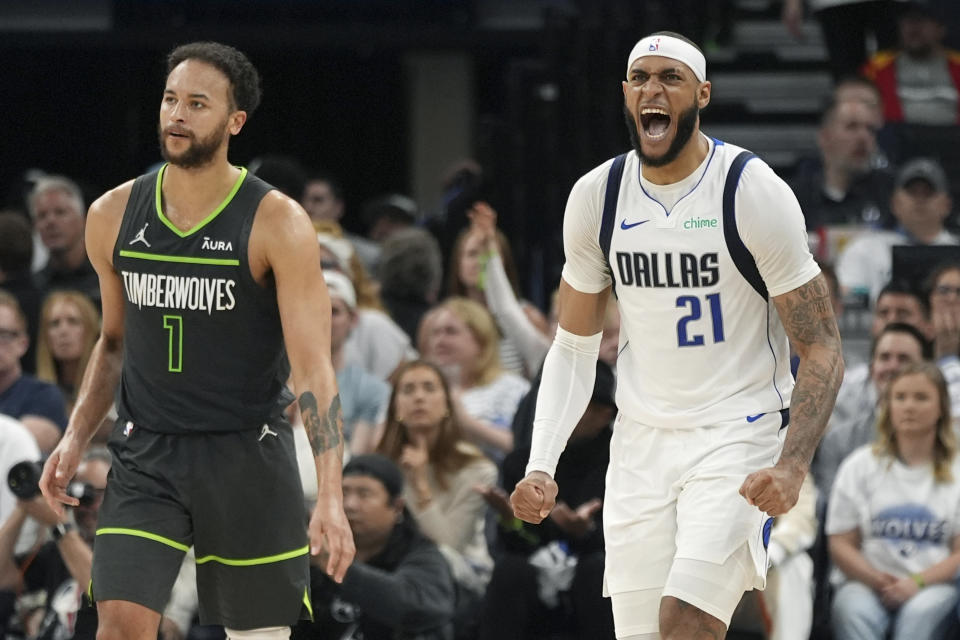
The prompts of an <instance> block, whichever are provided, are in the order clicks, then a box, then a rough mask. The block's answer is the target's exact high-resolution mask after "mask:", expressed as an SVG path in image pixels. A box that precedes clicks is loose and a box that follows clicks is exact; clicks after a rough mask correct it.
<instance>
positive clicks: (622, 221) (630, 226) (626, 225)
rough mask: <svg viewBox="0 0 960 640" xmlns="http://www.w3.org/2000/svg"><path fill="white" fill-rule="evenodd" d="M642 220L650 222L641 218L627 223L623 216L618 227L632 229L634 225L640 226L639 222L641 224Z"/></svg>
mask: <svg viewBox="0 0 960 640" xmlns="http://www.w3.org/2000/svg"><path fill="white" fill-rule="evenodd" d="M644 222H650V221H649V220H641V221H640V222H634V223H633V224H627V219H626V218H624V219H623V220H621V221H620V228H621V229H623V230H624V231H626V230H627V229H633V228H634V227H638V226H640V225H641V224H643V223H644Z"/></svg>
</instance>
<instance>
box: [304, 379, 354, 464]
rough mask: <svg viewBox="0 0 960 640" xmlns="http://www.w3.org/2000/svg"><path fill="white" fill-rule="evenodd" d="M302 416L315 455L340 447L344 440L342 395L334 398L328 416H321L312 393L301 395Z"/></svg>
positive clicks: (307, 392)
mask: <svg viewBox="0 0 960 640" xmlns="http://www.w3.org/2000/svg"><path fill="white" fill-rule="evenodd" d="M298 402H299V404H300V415H302V416H303V426H304V427H305V428H306V430H307V438H309V440H310V447H311V448H312V449H313V455H315V456H319V455H320V454H322V453H324V452H325V451H328V450H330V449H333V448H334V447H336V446H338V445H340V443H341V441H342V440H343V438H342V436H341V430H342V425H343V411H342V410H341V407H340V394H337V395H335V396H333V400H331V401H330V408H329V409H327V413H326V415H324V416H322V417H321V415H320V411H319V409H318V407H317V398H316V396H314V395H313V393H311V392H310V391H305V392H304V393H302V394H301V395H300V399H299V401H298Z"/></svg>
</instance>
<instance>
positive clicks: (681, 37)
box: [647, 31, 705, 55]
mask: <svg viewBox="0 0 960 640" xmlns="http://www.w3.org/2000/svg"><path fill="white" fill-rule="evenodd" d="M650 36H667V37H670V38H676V39H677V40H683V41H684V42H686V43H687V44H689V45H690V46H692V47H693V48H695V49H696V50H697V51H699V52H700V53H701V54H703V49H701V48H700V45H698V44H697V43H696V42H694V41H693V40H691V39H690V38H688V37H687V36H685V35H683V34H682V33H677V32H676V31H654V32H653V33H651V34H650ZM650 36H647V37H650ZM704 55H705V54H704Z"/></svg>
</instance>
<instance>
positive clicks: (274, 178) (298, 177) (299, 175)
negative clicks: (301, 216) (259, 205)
mask: <svg viewBox="0 0 960 640" xmlns="http://www.w3.org/2000/svg"><path fill="white" fill-rule="evenodd" d="M247 168H248V169H249V170H250V173H253V174H254V175H256V176H257V177H258V178H260V179H261V180H263V181H264V182H267V183H269V184H270V185H271V186H273V187H274V188H275V189H277V190H278V191H279V192H280V193H282V194H284V195H286V196H289V197H290V198H293V199H294V200H296V201H298V202H299V201H300V198H301V197H302V196H303V189H304V186H305V185H306V183H307V173H306V172H305V171H304V170H303V166H302V165H301V164H300V161H299V160H297V159H296V158H294V157H293V156H286V155H279V154H267V155H263V156H259V157H257V158H254V159H253V160H251V161H250V165H249V167H247Z"/></svg>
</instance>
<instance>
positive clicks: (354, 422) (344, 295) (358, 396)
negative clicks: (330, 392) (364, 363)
mask: <svg viewBox="0 0 960 640" xmlns="http://www.w3.org/2000/svg"><path fill="white" fill-rule="evenodd" d="M323 278H324V280H325V281H326V283H327V290H328V291H329V292H330V307H331V317H330V344H331V347H332V349H333V356H332V361H333V369H334V371H335V372H336V376H337V388H338V389H339V390H340V402H341V405H342V409H343V438H344V440H345V441H346V442H347V444H348V447H347V448H348V450H349V451H350V452H351V453H352V454H359V453H369V452H371V451H373V449H374V447H375V446H376V444H377V443H376V439H375V438H376V434H375V431H376V426H377V424H378V423H379V422H381V421H382V420H383V418H384V416H385V415H386V412H387V402H388V400H389V397H390V387H389V386H388V385H387V383H386V382H384V381H383V380H380V379H379V378H377V377H376V376H374V375H372V374H370V373H367V372H366V371H365V370H364V369H363V367H361V366H359V365H357V364H353V363H348V362H346V360H345V358H344V345H345V344H346V342H347V338H348V336H349V335H350V332H351V331H352V330H353V327H354V326H356V323H357V297H356V294H355V293H354V290H353V285H352V284H351V283H350V279H349V278H348V277H347V276H345V275H344V274H342V273H338V272H336V271H325V272H324V273H323Z"/></svg>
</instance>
